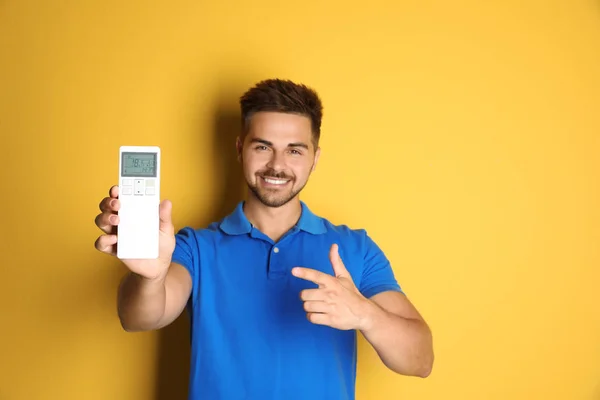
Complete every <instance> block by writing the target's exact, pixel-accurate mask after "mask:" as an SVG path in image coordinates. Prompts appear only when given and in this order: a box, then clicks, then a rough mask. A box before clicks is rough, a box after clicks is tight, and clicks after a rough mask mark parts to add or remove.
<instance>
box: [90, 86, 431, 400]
mask: <svg viewBox="0 0 600 400" xmlns="http://www.w3.org/2000/svg"><path fill="white" fill-rule="evenodd" d="M240 104H241V111H242V128H241V134H240V136H239V137H238V139H237V141H236V147H237V152H238V160H239V161H240V163H241V164H242V168H243V172H244V177H245V179H246V182H247V184H248V188H249V190H248V196H247V198H246V199H245V200H244V201H240V202H239V204H238V206H237V207H236V208H235V210H233V212H232V213H231V214H230V215H228V216H227V217H225V218H224V219H223V220H221V221H219V222H216V223H213V224H211V225H210V226H208V227H207V228H205V229H192V228H190V227H186V228H183V229H181V230H180V231H179V232H178V233H177V234H175V232H174V227H173V224H172V222H171V208H172V204H171V203H170V202H169V201H168V200H164V201H163V202H162V203H161V205H160V219H161V222H160V256H159V258H158V259H157V260H125V261H123V262H124V264H125V265H126V266H127V268H129V270H130V273H129V274H128V275H127V276H125V277H124V279H123V281H122V284H121V286H120V288H119V298H118V315H119V318H120V321H121V323H122V326H123V328H124V329H125V330H127V331H145V330H152V329H159V328H162V327H164V326H166V325H168V324H170V323H171V322H173V321H174V320H175V319H176V318H177V317H178V316H179V315H180V314H181V313H182V311H183V310H184V309H185V308H186V307H187V309H188V311H189V314H190V318H191V351H192V354H191V371H190V387H189V398H190V399H210V400H215V399H232V400H233V399H257V400H258V399H260V400H267V399H273V400H275V399H285V400H295V399H303V400H304V399H329V400H333V399H340V400H341V399H344V400H347V399H354V395H355V394H354V389H355V379H356V376H355V371H356V357H357V350H356V340H357V338H356V332H357V331H360V332H361V333H362V334H363V335H364V337H365V338H366V340H367V341H368V342H369V343H370V344H371V345H372V346H373V348H374V349H375V350H376V352H377V354H378V355H379V357H380V358H381V360H382V362H383V363H384V364H385V365H386V366H387V367H388V368H390V369H391V370H393V371H395V372H397V373H399V374H402V375H408V376H419V377H426V376H428V375H429V373H430V371H431V369H432V364H433V358H434V357H433V349H432V336H431V332H430V330H429V328H428V326H427V324H426V323H425V321H424V320H423V318H422V317H421V316H420V315H419V313H418V312H417V310H416V309H415V307H414V306H413V305H412V304H411V302H410V301H409V300H408V299H407V297H406V296H405V295H404V294H403V292H402V291H401V289H400V286H399V285H398V283H397V282H396V279H395V277H394V274H393V272H392V269H391V266H390V263H389V262H388V260H387V259H386V257H385V255H384V254H383V252H382V251H381V250H380V249H379V247H378V246H377V245H376V244H375V243H374V242H373V240H372V239H371V238H370V237H369V236H368V235H367V234H366V232H365V231H364V230H357V229H350V228H348V227H347V226H345V225H341V226H340V225H338V226H336V225H333V224H332V223H331V222H329V221H328V220H326V219H324V218H321V217H318V216H316V215H314V214H313V213H312V212H311V211H310V209H309V208H308V207H307V205H306V204H305V203H304V202H302V201H300V199H299V194H300V192H301V191H302V189H303V188H304V186H305V185H306V183H307V182H308V179H309V176H310V174H311V172H312V171H314V169H315V167H316V165H317V161H318V159H319V155H320V148H319V137H320V128H321V117H322V104H321V100H320V99H319V97H318V95H317V93H316V92H315V91H313V90H312V89H310V88H308V87H306V86H304V85H300V84H295V83H293V82H290V81H282V80H276V79H273V80H267V81H263V82H260V83H258V84H257V85H256V86H255V87H253V88H251V89H250V90H249V91H248V92H246V93H245V94H244V95H243V96H242V98H241V100H240ZM100 209H101V210H102V213H101V214H99V215H98V216H97V217H96V225H97V226H98V227H99V228H100V229H102V230H103V231H104V232H105V234H104V235H101V236H100V237H99V238H98V239H97V241H96V243H95V246H96V248H97V249H98V250H100V251H102V252H105V253H108V254H112V255H115V254H116V248H115V246H116V241H117V239H116V227H117V225H118V223H119V217H118V210H119V201H118V187H116V186H115V187H113V188H111V190H110V193H109V197H107V198H105V199H103V201H102V202H101V204H100Z"/></svg>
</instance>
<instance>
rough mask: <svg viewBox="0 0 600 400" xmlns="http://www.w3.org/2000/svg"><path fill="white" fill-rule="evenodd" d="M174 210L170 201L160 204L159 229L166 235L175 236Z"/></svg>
mask: <svg viewBox="0 0 600 400" xmlns="http://www.w3.org/2000/svg"><path fill="white" fill-rule="evenodd" d="M172 209H173V204H172V203H171V202H170V201H169V200H163V201H162V202H161V203H160V206H159V210H158V215H159V217H160V226H159V229H160V231H161V232H163V233H166V234H167V235H174V234H175V231H174V228H173V222H172V221H171V210H172Z"/></svg>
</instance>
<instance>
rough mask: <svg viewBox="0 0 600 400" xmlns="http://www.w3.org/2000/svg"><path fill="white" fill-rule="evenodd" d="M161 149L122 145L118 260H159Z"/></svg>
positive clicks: (120, 155)
mask: <svg viewBox="0 0 600 400" xmlns="http://www.w3.org/2000/svg"><path fill="white" fill-rule="evenodd" d="M160 154H161V152H160V148H159V147H157V146H121V147H120V149H119V201H120V203H121V205H120V208H119V211H118V215H119V225H118V227H117V258H120V259H152V258H158V234H159V221H160V220H159V205H160Z"/></svg>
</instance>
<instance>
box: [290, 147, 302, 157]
mask: <svg viewBox="0 0 600 400" xmlns="http://www.w3.org/2000/svg"><path fill="white" fill-rule="evenodd" d="M290 151H291V153H292V154H294V155H297V156H299V155H302V152H301V151H299V150H296V149H292V150H290Z"/></svg>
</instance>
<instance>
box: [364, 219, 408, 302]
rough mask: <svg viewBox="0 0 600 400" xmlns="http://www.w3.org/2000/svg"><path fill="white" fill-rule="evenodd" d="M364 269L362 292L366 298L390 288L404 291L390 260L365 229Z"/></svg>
mask: <svg viewBox="0 0 600 400" xmlns="http://www.w3.org/2000/svg"><path fill="white" fill-rule="evenodd" d="M363 235H364V237H363V244H364V246H363V254H364V270H363V275H362V279H361V282H360V288H359V290H360V292H361V293H362V295H363V296H365V297H366V298H369V297H372V296H374V295H376V294H378V293H381V292H385V291H388V290H392V291H396V292H402V289H401V288H400V285H399V284H398V282H397V280H396V277H395V276H394V271H393V270H392V266H391V265H390V262H389V260H388V259H387V257H386V256H385V254H384V253H383V251H382V250H381V249H380V248H379V246H378V245H377V244H376V243H375V242H374V241H373V239H372V238H371V237H370V236H369V235H368V234H367V233H366V232H364V231H363Z"/></svg>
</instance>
